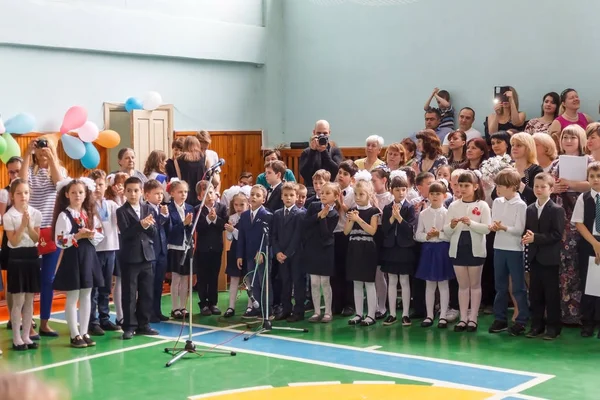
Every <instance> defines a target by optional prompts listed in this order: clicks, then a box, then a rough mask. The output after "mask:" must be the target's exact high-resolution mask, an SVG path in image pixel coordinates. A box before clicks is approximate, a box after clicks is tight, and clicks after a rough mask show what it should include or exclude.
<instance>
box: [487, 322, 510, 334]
mask: <svg viewBox="0 0 600 400" xmlns="http://www.w3.org/2000/svg"><path fill="white" fill-rule="evenodd" d="M507 329H508V324H507V323H506V321H499V320H497V319H496V320H494V322H492V325H491V326H490V329H488V332H489V333H500V332H504V331H505V330H507Z"/></svg>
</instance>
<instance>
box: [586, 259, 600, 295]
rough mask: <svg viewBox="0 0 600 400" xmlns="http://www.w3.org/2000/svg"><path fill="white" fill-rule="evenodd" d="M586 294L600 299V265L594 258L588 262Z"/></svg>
mask: <svg viewBox="0 0 600 400" xmlns="http://www.w3.org/2000/svg"><path fill="white" fill-rule="evenodd" d="M585 294H587V295H589V296H598V297H600V265H598V264H596V259H595V258H594V257H590V260H589V262H588V273H587V280H586V282H585Z"/></svg>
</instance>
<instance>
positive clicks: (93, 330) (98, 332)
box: [84, 324, 104, 340]
mask: <svg viewBox="0 0 600 400" xmlns="http://www.w3.org/2000/svg"><path fill="white" fill-rule="evenodd" d="M89 333H90V335H92V336H104V329H102V328H100V325H97V324H93V325H92V326H90V328H89ZM84 340H85V338H84Z"/></svg>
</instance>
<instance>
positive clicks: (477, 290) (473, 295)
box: [454, 266, 483, 323]
mask: <svg viewBox="0 0 600 400" xmlns="http://www.w3.org/2000/svg"><path fill="white" fill-rule="evenodd" d="M482 271H483V266H479V267H461V266H454V273H455V274H456V279H457V281H458V305H459V308H460V320H461V321H464V322H468V321H473V322H475V323H476V322H477V314H478V313H479V305H480V304H481V272H482ZM469 300H470V301H471V315H469Z"/></svg>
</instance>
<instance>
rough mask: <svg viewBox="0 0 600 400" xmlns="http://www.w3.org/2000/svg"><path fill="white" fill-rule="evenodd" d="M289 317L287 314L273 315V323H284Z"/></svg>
mask: <svg viewBox="0 0 600 400" xmlns="http://www.w3.org/2000/svg"><path fill="white" fill-rule="evenodd" d="M289 316H290V314H289V313H284V312H280V313H279V314H276V315H275V321H284V320H286V319H287V318H288V317H289Z"/></svg>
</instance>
